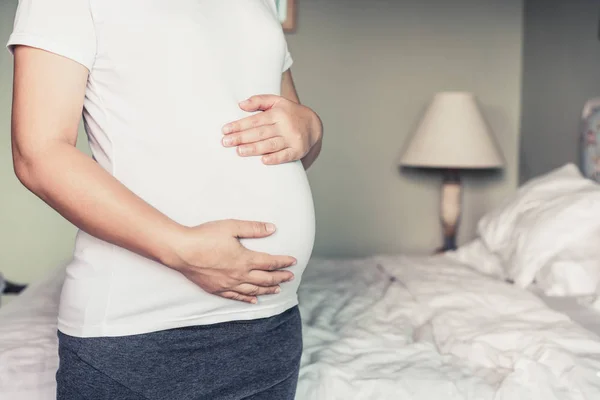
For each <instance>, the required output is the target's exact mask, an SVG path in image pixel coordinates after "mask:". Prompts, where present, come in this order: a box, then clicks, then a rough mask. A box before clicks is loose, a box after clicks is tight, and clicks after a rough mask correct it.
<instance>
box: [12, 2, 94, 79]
mask: <svg viewBox="0 0 600 400" xmlns="http://www.w3.org/2000/svg"><path fill="white" fill-rule="evenodd" d="M17 45H25V46H30V47H35V48H38V49H42V50H46V51H49V52H51V53H55V54H58V55H60V56H63V57H66V58H69V59H71V60H73V61H76V62H78V63H80V64H82V65H84V66H85V67H86V68H87V69H88V70H91V69H92V67H93V65H94V61H95V59H96V33H95V29H94V21H93V18H92V13H91V9H90V4H89V0H19V6H18V8H17V14H16V17H15V23H14V29H13V33H12V34H11V35H10V38H9V39H8V44H7V47H8V50H9V51H10V52H11V53H13V51H14V47H15V46H17Z"/></svg>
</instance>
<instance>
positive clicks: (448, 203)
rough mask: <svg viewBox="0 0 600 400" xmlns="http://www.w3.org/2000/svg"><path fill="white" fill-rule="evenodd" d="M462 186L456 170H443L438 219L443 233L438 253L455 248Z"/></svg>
mask: <svg viewBox="0 0 600 400" xmlns="http://www.w3.org/2000/svg"><path fill="white" fill-rule="evenodd" d="M461 197H462V186H461V182H460V175H459V173H458V171H457V170H450V169H449V170H445V171H444V178H443V181H442V199H441V204H440V219H441V222H442V229H443V234H444V244H443V246H442V247H441V248H440V249H438V251H437V252H438V253H443V252H445V251H453V250H456V249H457V245H456V234H457V232H458V222H459V220H460V213H461Z"/></svg>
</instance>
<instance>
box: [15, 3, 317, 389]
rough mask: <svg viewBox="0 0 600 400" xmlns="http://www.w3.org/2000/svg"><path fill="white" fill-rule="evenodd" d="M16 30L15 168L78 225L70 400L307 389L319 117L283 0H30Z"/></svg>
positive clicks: (69, 319) (62, 337)
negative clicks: (304, 312)
mask: <svg viewBox="0 0 600 400" xmlns="http://www.w3.org/2000/svg"><path fill="white" fill-rule="evenodd" d="M8 45H9V49H10V50H11V51H12V52H13V53H14V55H15V75H14V99H13V125H12V127H13V130H12V135H13V142H12V143H13V155H14V166H15V171H16V174H17V176H18V178H19V179H20V181H21V182H22V183H23V184H24V185H25V186H26V187H27V188H28V189H29V190H31V191H32V192H33V193H35V194H36V195H37V196H39V197H40V198H41V199H42V200H43V201H45V202H46V203H47V204H49V205H50V206H51V207H53V208H54V209H55V210H57V211H58V212H59V213H60V214H61V215H63V216H64V217H65V218H67V219H68V220H69V221H71V222H72V223H73V224H75V225H76V226H77V227H79V232H78V235H77V238H76V245H75V251H74V257H73V260H72V262H71V263H70V264H69V265H68V268H67V272H66V279H65V282H64V286H63V291H62V295H61V301H60V310H59V318H58V330H59V332H58V338H59V356H60V367H59V370H58V372H57V385H58V388H57V396H58V399H59V400H63V399H68V400H78V399H94V400H100V399H110V400H121V399H123V400H135V399H165V400H178V399H182V400H183V399H194V400H196V399H198V400H199V399H210V400H220V399H269V400H285V399H293V398H294V393H295V390H296V382H297V378H298V368H299V361H300V355H301V351H302V336H301V324H300V315H299V312H298V308H297V302H298V300H297V296H296V291H297V288H298V285H299V282H300V278H301V275H302V271H303V269H304V268H305V266H306V264H307V262H308V259H309V257H310V254H311V251H312V246H313V240H314V228H315V226H314V211H313V203H312V197H311V193H310V188H309V185H308V182H307V178H306V174H305V172H304V170H305V169H306V168H308V167H309V166H310V165H311V163H312V162H313V161H314V160H315V158H316V157H317V155H318V153H319V151H320V147H321V137H322V125H321V122H320V119H319V117H318V116H317V115H316V114H315V112H313V111H312V110H311V109H309V108H308V107H305V106H303V105H300V104H299V102H298V98H297V95H296V91H295V89H294V84H293V81H292V76H291V73H290V71H289V68H290V65H291V64H292V58H291V56H290V54H289V52H288V49H287V45H286V42H285V38H284V35H283V33H282V30H281V25H280V24H279V22H278V20H277V17H276V6H275V1H274V0H218V1H216V0H215V1H208V0H172V1H147V0H20V2H19V8H18V11H17V15H16V21H15V27H14V32H13V34H12V35H11V37H10V39H9V43H8ZM82 110H83V116H84V122H85V128H86V132H87V136H88V140H89V145H90V148H91V150H92V153H93V159H91V158H89V157H87V156H85V155H84V154H83V153H81V152H80V151H78V150H77V148H76V147H75V143H76V137H77V126H78V123H79V119H80V116H81V113H82Z"/></svg>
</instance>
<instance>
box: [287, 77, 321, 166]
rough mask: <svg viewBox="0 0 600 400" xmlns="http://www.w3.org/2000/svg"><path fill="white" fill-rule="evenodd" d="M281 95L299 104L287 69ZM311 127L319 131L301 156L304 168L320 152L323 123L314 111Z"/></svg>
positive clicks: (309, 164) (310, 163) (292, 80)
mask: <svg viewBox="0 0 600 400" xmlns="http://www.w3.org/2000/svg"><path fill="white" fill-rule="evenodd" d="M281 96H282V97H284V98H286V99H288V100H290V101H293V102H295V103H298V104H301V103H300V99H299V98H298V92H297V91H296V86H295V85H294V79H293V78H292V73H291V71H290V70H289V69H288V70H287V71H285V72H284V73H283V74H282V77H281ZM313 129H314V130H315V131H316V132H319V139H318V141H317V142H316V143H315V144H314V146H313V147H311V149H310V150H309V152H308V153H307V154H306V155H305V156H304V158H302V165H304V169H308V168H310V166H311V165H312V164H313V163H314V162H315V160H316V159H317V157H318V156H319V153H321V147H322V143H323V123H322V122H321V119H320V118H319V116H318V115H317V114H316V113H315V120H314V128H313Z"/></svg>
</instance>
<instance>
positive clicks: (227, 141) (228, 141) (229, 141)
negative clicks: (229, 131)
mask: <svg viewBox="0 0 600 400" xmlns="http://www.w3.org/2000/svg"><path fill="white" fill-rule="evenodd" d="M232 144H233V138H231V137H226V138H223V145H225V146H231V145H232Z"/></svg>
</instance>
